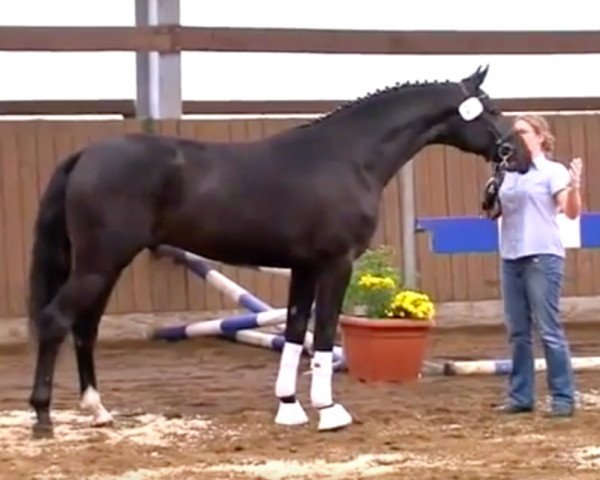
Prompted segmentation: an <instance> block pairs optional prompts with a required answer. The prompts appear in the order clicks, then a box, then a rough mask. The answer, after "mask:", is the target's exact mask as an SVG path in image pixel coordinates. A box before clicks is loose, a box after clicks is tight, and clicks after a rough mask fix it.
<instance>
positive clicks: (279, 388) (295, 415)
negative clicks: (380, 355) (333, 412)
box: [275, 268, 316, 425]
mask: <svg viewBox="0 0 600 480" xmlns="http://www.w3.org/2000/svg"><path fill="white" fill-rule="evenodd" d="M315 285H316V275H315V273H314V271H312V270H309V269H300V268H295V269H292V276H291V282H290V293H289V300H288V313H287V324H286V328H285V344H284V345H283V350H282V352H281V359H280V363H279V373H278V375H277V382H276V384H275V395H276V396H277V398H278V399H279V409H278V411H277V416H276V417H275V423H278V424H280V425H300V424H303V423H306V422H308V417H307V416H306V413H305V412H304V409H303V408H302V405H300V402H299V401H298V400H297V398H296V381H297V378H298V366H299V364H300V357H301V355H302V349H303V345H304V337H305V335H306V330H307V327H308V320H309V318H310V313H311V307H312V303H313V300H314V297H315Z"/></svg>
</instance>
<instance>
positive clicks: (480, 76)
mask: <svg viewBox="0 0 600 480" xmlns="http://www.w3.org/2000/svg"><path fill="white" fill-rule="evenodd" d="M489 69H490V65H489V64H488V65H486V66H485V67H483V68H481V65H480V66H479V67H477V71H476V72H475V76H476V77H477V82H478V83H477V86H480V85H481V84H482V83H483V81H484V80H485V77H487V74H488V70H489Z"/></svg>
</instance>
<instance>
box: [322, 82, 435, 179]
mask: <svg viewBox="0 0 600 480" xmlns="http://www.w3.org/2000/svg"><path fill="white" fill-rule="evenodd" d="M429 97H430V94H429V93H428V92H426V91H423V92H417V93H416V94H414V95H412V96H410V97H408V96H406V97H405V99H402V102H401V101H400V100H396V101H393V103H392V102H390V103H388V104H385V103H383V102H382V104H381V108H377V106H376V105H375V106H374V105H371V106H370V108H371V112H369V111H368V110H366V109H367V108H369V107H368V106H367V107H365V111H362V112H361V111H359V110H360V107H357V111H356V112H355V114H354V115H352V113H353V112H348V114H349V115H347V116H346V118H342V117H341V116H340V118H339V119H333V118H332V119H331V120H332V122H331V125H330V126H331V127H335V128H336V130H337V135H336V136H337V137H338V138H340V139H343V142H344V150H345V151H350V152H353V154H352V155H351V156H350V157H351V158H352V160H353V161H354V162H358V163H359V164H360V165H359V166H361V167H362V168H363V170H364V172H365V173H366V174H367V175H370V176H371V177H372V180H373V183H376V184H379V185H380V186H381V187H382V188H383V187H384V186H385V185H386V184H387V183H388V182H389V181H390V179H391V178H392V177H393V176H394V175H395V174H396V173H397V172H398V170H399V169H400V168H401V167H402V165H404V164H405V163H406V162H408V161H409V160H410V159H411V158H412V157H413V156H414V155H415V154H416V153H418V152H419V151H420V150H421V149H422V148H424V147H425V146H426V145H428V144H431V143H436V141H437V140H438V138H439V136H440V133H441V130H440V126H439V120H438V119H439V117H440V115H441V113H442V112H443V111H444V109H445V108H446V107H445V106H444V105H441V104H440V103H437V102H434V101H432V99H431V98H429ZM424 105H430V107H425V106H424ZM374 107H375V108H374ZM399 110H402V111H403V112H405V114H404V115H402V114H400V115H399ZM334 120H338V121H334ZM344 131H346V132H347V135H344V134H343V132H344Z"/></svg>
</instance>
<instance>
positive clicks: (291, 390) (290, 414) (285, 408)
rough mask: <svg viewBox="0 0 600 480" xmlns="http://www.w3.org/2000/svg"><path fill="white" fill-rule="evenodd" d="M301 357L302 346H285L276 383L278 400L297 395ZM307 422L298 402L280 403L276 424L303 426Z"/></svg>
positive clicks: (306, 417)
mask: <svg viewBox="0 0 600 480" xmlns="http://www.w3.org/2000/svg"><path fill="white" fill-rule="evenodd" d="M301 355H302V345H298V344H295V343H288V342H286V343H285V344H284V345H283V350H282V351H281V360H280V362H279V373H278V374H277V382H276V383H275V395H276V396H277V397H278V398H283V397H291V396H294V395H296V380H297V378H298V365H299V364H300V356H301ZM307 422H308V416H307V415H306V412H305V411H304V409H303V408H302V405H300V402H299V401H298V400H296V401H295V402H293V403H284V402H279V408H278V410H277V416H276V417H275V423H277V424H279V425H301V424H303V423H307Z"/></svg>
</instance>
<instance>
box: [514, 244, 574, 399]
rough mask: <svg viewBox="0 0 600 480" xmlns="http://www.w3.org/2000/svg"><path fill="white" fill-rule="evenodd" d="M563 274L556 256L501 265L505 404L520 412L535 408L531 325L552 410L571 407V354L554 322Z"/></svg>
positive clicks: (538, 257)
mask: <svg viewBox="0 0 600 480" xmlns="http://www.w3.org/2000/svg"><path fill="white" fill-rule="evenodd" d="M563 274H564V259H563V258H562V257H559V256H557V255H533V256H528V257H523V258H519V259H516V260H502V291H503V296H504V313H505V317H506V327H507V329H508V336H509V341H510V345H511V348H512V365H513V366H512V371H511V373H510V375H509V399H510V402H511V404H513V405H516V406H519V407H526V408H533V407H534V405H535V371H534V355H533V346H532V338H531V330H532V323H534V322H535V323H536V324H537V328H538V331H539V334H540V338H541V341H542V346H543V349H544V356H545V359H546V365H547V377H546V378H547V383H548V390H549V392H550V395H551V397H552V408H554V409H560V408H572V407H573V405H574V397H575V386H574V378H573V370H572V367H571V353H570V349H569V344H568V341H567V339H566V336H565V332H564V330H563V327H562V325H561V323H560V319H559V299H560V294H561V287H562V280H563Z"/></svg>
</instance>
